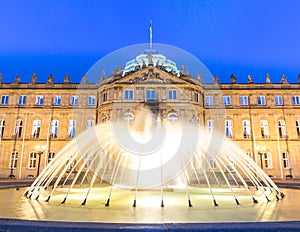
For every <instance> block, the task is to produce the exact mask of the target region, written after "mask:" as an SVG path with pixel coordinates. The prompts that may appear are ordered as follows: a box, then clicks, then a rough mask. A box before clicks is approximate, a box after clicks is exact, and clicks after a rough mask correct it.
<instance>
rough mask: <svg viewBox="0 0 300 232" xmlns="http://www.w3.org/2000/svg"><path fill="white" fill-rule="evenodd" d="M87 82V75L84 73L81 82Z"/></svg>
mask: <svg viewBox="0 0 300 232" xmlns="http://www.w3.org/2000/svg"><path fill="white" fill-rule="evenodd" d="M87 83H88V81H87V77H86V75H84V76H83V77H82V79H81V84H87Z"/></svg>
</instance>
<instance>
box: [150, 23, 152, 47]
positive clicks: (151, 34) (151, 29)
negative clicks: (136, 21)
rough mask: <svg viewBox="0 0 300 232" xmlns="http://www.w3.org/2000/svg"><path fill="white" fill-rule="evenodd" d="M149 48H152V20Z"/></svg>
mask: <svg viewBox="0 0 300 232" xmlns="http://www.w3.org/2000/svg"><path fill="white" fill-rule="evenodd" d="M150 49H152V20H150Z"/></svg>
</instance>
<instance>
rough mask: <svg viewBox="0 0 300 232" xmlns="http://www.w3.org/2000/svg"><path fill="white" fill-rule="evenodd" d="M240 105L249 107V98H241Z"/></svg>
mask: <svg viewBox="0 0 300 232" xmlns="http://www.w3.org/2000/svg"><path fill="white" fill-rule="evenodd" d="M240 105H241V106H247V105H249V102H248V96H240Z"/></svg>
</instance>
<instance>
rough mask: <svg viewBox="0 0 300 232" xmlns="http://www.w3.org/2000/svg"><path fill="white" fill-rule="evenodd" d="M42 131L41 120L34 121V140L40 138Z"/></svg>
mask: <svg viewBox="0 0 300 232" xmlns="http://www.w3.org/2000/svg"><path fill="white" fill-rule="evenodd" d="M40 129H41V120H34V121H33V125H32V132H31V137H32V138H36V139H37V138H38V137H39V136H40Z"/></svg>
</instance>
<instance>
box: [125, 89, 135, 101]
mask: <svg viewBox="0 0 300 232" xmlns="http://www.w3.org/2000/svg"><path fill="white" fill-rule="evenodd" d="M124 98H125V99H126V100H133V90H132V89H125V91H124Z"/></svg>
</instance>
